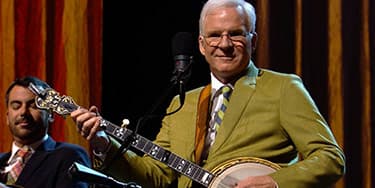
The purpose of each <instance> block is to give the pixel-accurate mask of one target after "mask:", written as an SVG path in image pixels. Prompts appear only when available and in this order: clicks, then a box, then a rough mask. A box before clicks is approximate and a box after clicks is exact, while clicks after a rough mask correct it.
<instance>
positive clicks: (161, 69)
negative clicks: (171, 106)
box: [101, 0, 209, 138]
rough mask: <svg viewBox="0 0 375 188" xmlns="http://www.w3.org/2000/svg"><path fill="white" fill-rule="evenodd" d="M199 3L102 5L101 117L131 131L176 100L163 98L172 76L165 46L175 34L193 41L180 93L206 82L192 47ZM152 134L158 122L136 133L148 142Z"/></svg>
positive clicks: (202, 64)
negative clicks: (189, 68)
mask: <svg viewBox="0 0 375 188" xmlns="http://www.w3.org/2000/svg"><path fill="white" fill-rule="evenodd" d="M203 2H205V1H188V0H182V1H173V0H167V1H148V2H147V3H146V2H139V3H137V2H132V3H125V2H123V1H121V3H120V1H104V23H103V24H104V27H103V42H104V43H103V104H102V109H101V111H102V113H103V116H105V117H106V118H107V119H108V120H110V121H112V123H115V124H121V122H122V119H124V118H128V119H130V122H131V123H130V125H129V128H131V129H133V128H134V127H135V126H136V124H137V121H138V119H139V118H141V117H143V116H144V115H145V114H148V113H149V111H151V110H152V109H154V108H155V106H161V107H160V108H157V113H161V112H162V111H163V109H164V107H165V105H167V104H168V103H169V100H170V98H171V96H173V95H175V94H177V93H176V91H174V90H173V93H170V94H169V95H166V93H167V89H168V88H169V87H170V85H171V82H170V80H171V78H172V76H173V74H172V72H173V70H174V60H173V55H172V49H171V48H172V47H171V43H172V38H173V36H174V35H175V34H176V33H177V32H190V33H191V34H192V35H193V38H194V48H193V49H194V54H193V57H194V62H193V64H192V75H191V77H190V79H189V81H188V82H187V85H186V89H187V90H188V89H191V88H195V87H196V86H200V85H204V84H206V83H208V82H209V70H208V65H207V63H206V62H205V61H204V59H203V56H202V55H201V54H200V53H199V51H198V44H197V39H198V21H199V13H200V9H201V7H202V5H203ZM163 105H164V106H163ZM158 129H159V120H158V119H156V120H155V121H154V120H150V121H148V122H147V123H146V124H145V125H143V127H142V128H141V129H140V130H139V133H140V134H142V135H143V136H145V137H149V138H152V137H153V136H154V133H156V132H157V130H158Z"/></svg>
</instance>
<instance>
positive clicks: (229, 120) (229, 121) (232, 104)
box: [210, 62, 259, 157]
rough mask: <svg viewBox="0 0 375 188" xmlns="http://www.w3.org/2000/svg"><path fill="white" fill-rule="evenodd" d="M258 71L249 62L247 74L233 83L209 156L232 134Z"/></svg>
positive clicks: (251, 92) (251, 94)
mask: <svg viewBox="0 0 375 188" xmlns="http://www.w3.org/2000/svg"><path fill="white" fill-rule="evenodd" d="M258 72H259V69H258V68H256V67H255V65H254V64H253V63H252V62H251V63H250V65H249V67H248V71H247V74H246V75H245V76H242V77H241V78H240V79H239V80H237V82H236V83H235V85H234V90H233V93H232V96H231V97H230V100H229V104H228V107H227V110H226V111H225V115H224V119H223V122H222V124H221V126H220V129H219V131H218V132H217V135H216V138H215V143H214V144H213V145H212V148H211V151H210V156H211V157H214V156H215V153H216V151H217V150H218V149H220V147H221V146H222V144H223V143H224V142H225V140H226V138H228V137H229V135H230V134H232V132H233V131H234V129H235V128H236V125H237V123H238V121H239V119H240V116H241V114H242V112H243V111H244V109H245V107H246V106H247V105H249V101H250V100H251V97H252V96H253V94H254V91H255V88H256V79H257V76H258Z"/></svg>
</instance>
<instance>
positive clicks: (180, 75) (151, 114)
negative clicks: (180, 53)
mask: <svg viewBox="0 0 375 188" xmlns="http://www.w3.org/2000/svg"><path fill="white" fill-rule="evenodd" d="M192 62H193V56H190V57H189V64H188V66H186V67H185V68H184V69H182V68H181V67H176V69H175V70H174V71H173V73H174V76H173V77H172V79H171V83H172V84H171V85H170V86H169V87H168V88H167V90H165V91H164V94H163V95H161V98H160V99H159V100H157V102H156V103H155V104H154V105H153V106H152V108H151V109H150V110H149V111H148V112H147V113H146V114H145V115H144V116H142V117H141V118H139V119H138V121H137V125H136V127H135V130H134V131H133V132H132V134H131V135H129V136H128V137H127V138H125V140H124V141H123V142H122V143H121V146H120V148H119V149H118V150H117V152H116V153H115V154H114V155H113V157H112V159H111V160H109V162H108V163H110V162H111V161H113V160H114V159H115V158H117V157H118V156H119V155H120V154H122V153H124V152H126V151H127V150H128V149H129V147H130V146H131V144H130V143H131V142H133V141H135V140H136V139H137V138H136V135H137V132H138V130H139V128H141V127H143V126H144V125H145V122H146V120H148V119H151V118H157V117H163V116H168V115H172V114H174V113H176V112H177V111H179V110H180V109H181V108H182V106H183V104H184V102H185V81H187V80H188V79H189V78H190V75H191V64H192ZM177 84H178V86H179V96H180V98H179V99H180V106H179V107H178V108H177V109H176V110H174V111H173V112H170V113H165V112H164V113H163V114H159V115H157V114H155V112H156V111H157V109H158V108H159V107H160V106H161V105H162V104H163V103H164V102H166V101H167V99H168V97H170V95H171V94H172V93H173V91H174V89H175V86H176V85H177ZM106 166H107V165H104V164H103V166H102V168H101V169H105V168H106Z"/></svg>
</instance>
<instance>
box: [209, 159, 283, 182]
mask: <svg viewBox="0 0 375 188" xmlns="http://www.w3.org/2000/svg"><path fill="white" fill-rule="evenodd" d="M280 168H281V167H280V166H279V165H277V164H275V163H272V162H270V161H267V160H265V159H261V158H256V157H239V158H234V159H232V160H229V161H226V162H224V163H223V164H221V165H219V166H217V167H216V168H214V169H213V170H212V172H213V174H215V176H216V177H215V178H214V179H213V180H212V182H211V183H210V186H209V187H212V188H216V187H227V186H228V187H232V186H234V185H235V183H236V182H238V181H239V180H242V179H245V178H246V177H248V176H261V175H267V174H270V173H273V172H276V171H277V170H279V169H280Z"/></svg>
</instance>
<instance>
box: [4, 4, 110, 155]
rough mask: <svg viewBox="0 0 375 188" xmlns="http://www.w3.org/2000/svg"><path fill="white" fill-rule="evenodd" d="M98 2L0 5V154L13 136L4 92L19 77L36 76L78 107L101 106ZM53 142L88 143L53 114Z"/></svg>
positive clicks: (100, 12) (100, 8)
mask: <svg viewBox="0 0 375 188" xmlns="http://www.w3.org/2000/svg"><path fill="white" fill-rule="evenodd" d="M102 15H103V2H102V0H79V1H64V0H54V1H48V0H33V1H30V0H2V1H0V62H1V63H0V75H1V81H0V89H1V92H0V98H1V105H0V114H1V116H0V117H1V120H0V132H1V137H0V151H1V152H4V151H9V149H10V146H11V141H12V138H11V136H10V134H9V129H8V126H7V125H6V123H5V119H6V117H5V114H6V108H5V104H4V98H5V91H6V89H7V87H8V85H9V84H10V83H11V82H12V81H13V80H14V79H15V78H18V77H23V76H26V75H31V76H36V77H39V78H40V79H42V80H44V81H46V82H47V83H48V84H50V85H51V86H52V87H53V88H54V89H55V90H56V91H57V92H59V94H60V96H69V97H72V98H73V100H74V101H75V102H76V104H77V105H79V106H83V107H89V106H90V105H94V104H95V105H97V106H98V107H99V108H100V107H101V92H102V91H101V89H102V88H101V85H102V84H101V82H102V74H101V71H102V70H101V68H102ZM49 133H50V134H51V135H52V137H53V138H54V139H55V140H57V141H66V142H70V143H75V144H79V145H82V146H83V147H85V148H86V149H88V150H89V148H88V143H87V141H86V140H84V139H83V138H82V137H81V136H80V135H79V134H78V133H77V131H76V128H75V125H74V124H73V121H72V120H71V119H70V117H69V116H67V117H62V116H59V115H57V114H55V122H54V123H53V124H52V125H51V126H50V129H49Z"/></svg>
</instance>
